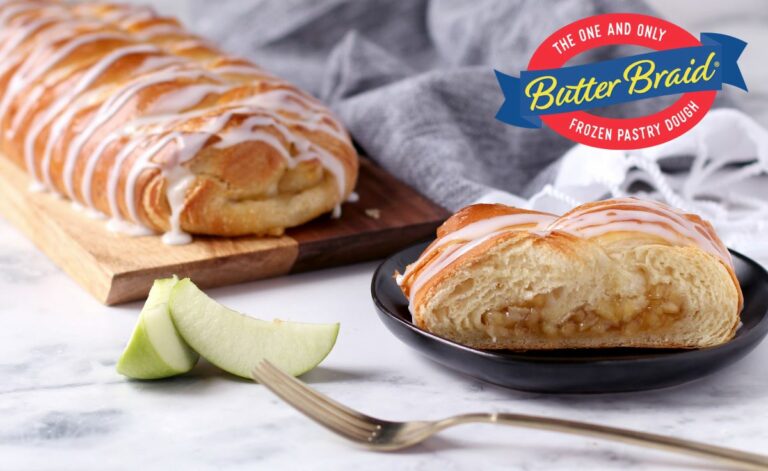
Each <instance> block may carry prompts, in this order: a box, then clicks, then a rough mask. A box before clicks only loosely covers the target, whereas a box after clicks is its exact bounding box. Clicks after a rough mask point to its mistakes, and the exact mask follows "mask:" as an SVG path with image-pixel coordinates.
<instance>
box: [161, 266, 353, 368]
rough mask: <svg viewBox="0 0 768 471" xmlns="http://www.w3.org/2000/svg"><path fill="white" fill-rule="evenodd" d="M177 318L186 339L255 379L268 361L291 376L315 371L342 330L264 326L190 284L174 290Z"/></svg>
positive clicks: (330, 326) (335, 326) (277, 323)
mask: <svg viewBox="0 0 768 471" xmlns="http://www.w3.org/2000/svg"><path fill="white" fill-rule="evenodd" d="M169 304H170V307H171V317H173V323H174V324H175V325H176V329H178V331H179V333H180V334H181V336H182V337H183V338H184V340H186V342H187V343H188V344H189V345H190V346H191V347H192V348H194V349H195V350H196V351H197V352H199V353H200V355H202V356H203V357H204V358H206V359H207V360H208V361H210V362H211V363H213V364H214V365H216V366H218V367H219V368H221V369H222V370H224V371H227V372H229V373H232V374H234V375H237V376H241V377H243V378H250V377H251V371H252V370H253V369H254V367H256V365H257V364H258V363H259V362H260V361H261V360H262V359H267V360H269V361H270V362H272V363H274V364H275V366H277V367H278V368H280V369H282V370H283V371H285V372H286V373H288V374H292V375H294V376H298V375H300V374H302V373H306V372H307V371H309V370H311V369H312V368H314V367H315V366H317V365H318V364H320V362H321V361H323V359H324V358H325V357H326V356H327V355H328V353H329V352H330V351H331V349H332V348H333V345H334V344H335V343H336V336H337V335H338V333H339V324H306V323H300V322H286V321H280V320H274V321H264V320H260V319H254V318H252V317H249V316H246V315H243V314H240V313H238V312H236V311H233V310H231V309H228V308H226V307H224V306H222V305H221V304H219V303H217V302H216V301H214V300H213V299H211V298H209V297H208V296H207V295H206V294H205V293H203V292H202V291H200V289H199V288H198V287H197V286H195V284H194V283H192V281H190V280H189V279H188V278H185V279H183V280H181V281H179V283H178V284H177V285H176V286H175V287H174V288H173V291H172V292H171V299H170V303H169Z"/></svg>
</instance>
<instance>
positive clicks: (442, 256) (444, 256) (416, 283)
mask: <svg viewBox="0 0 768 471" xmlns="http://www.w3.org/2000/svg"><path fill="white" fill-rule="evenodd" d="M556 219H557V216H554V215H552V214H546V213H538V212H531V213H527V212H520V213H514V214H505V215H501V216H495V217H491V218H487V219H482V220H480V221H475V222H473V223H470V224H467V225H466V226H464V227H462V228H461V229H458V230H455V231H453V232H451V233H449V234H447V235H446V236H444V237H441V238H440V239H437V240H436V241H435V242H434V243H433V244H432V245H430V246H429V248H428V249H427V250H426V251H425V252H424V253H423V254H422V255H421V257H419V260H418V261H416V262H415V263H413V264H411V265H409V266H408V269H406V271H405V273H404V274H403V277H402V278H400V281H399V283H400V284H402V283H403V282H404V281H405V280H407V279H408V278H410V277H413V282H412V284H411V287H410V296H409V298H410V300H413V299H415V298H416V293H417V292H418V291H419V290H420V289H421V288H422V287H423V286H424V284H426V282H427V281H429V280H430V279H432V278H433V277H434V276H435V275H437V274H438V273H439V272H440V271H441V270H442V269H443V268H445V267H447V266H448V265H450V264H451V263H453V262H454V261H455V260H457V259H458V258H459V257H461V256H462V255H464V254H465V253H467V252H469V251H470V250H472V249H473V248H475V247H477V246H479V245H480V244H482V243H483V242H485V241H486V240H489V239H491V238H493V237H496V236H498V235H501V234H503V233H506V232H511V231H519V230H526V231H528V230H541V229H543V228H546V227H547V226H549V224H551V223H552V222H553V221H555V220H556ZM438 251H439V252H440V253H439V255H437V257H436V258H434V259H433V258H432V257H434V256H435V254H436V253H437V252H438ZM422 259H424V260H430V261H429V262H427V265H426V266H423V264H422V263H420V260H422ZM414 273H416V275H415V276H414ZM411 302H412V301H411Z"/></svg>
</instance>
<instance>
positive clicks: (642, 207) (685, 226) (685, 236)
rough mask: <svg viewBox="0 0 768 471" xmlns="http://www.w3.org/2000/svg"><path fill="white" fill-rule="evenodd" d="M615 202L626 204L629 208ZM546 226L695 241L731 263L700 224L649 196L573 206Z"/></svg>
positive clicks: (592, 234) (589, 233)
mask: <svg viewBox="0 0 768 471" xmlns="http://www.w3.org/2000/svg"><path fill="white" fill-rule="evenodd" d="M617 206H623V207H626V206H630V207H631V208H632V209H626V208H623V209H622V208H617ZM549 230H552V231H554V230H560V231H565V232H570V233H573V234H576V235H580V236H581V237H586V238H593V237H598V236H600V235H603V234H605V233H607V232H616V231H636V232H643V233H646V234H650V235H654V236H657V237H660V238H662V239H664V240H666V241H669V242H670V243H673V244H676V245H696V246H697V247H699V248H701V249H702V250H704V251H706V252H708V253H710V254H712V255H714V256H715V257H717V258H719V259H720V260H722V261H723V262H724V263H726V265H729V266H730V265H732V261H731V256H730V253H729V252H728V250H727V249H726V248H725V246H724V245H722V243H721V242H719V241H717V240H715V239H713V238H712V237H711V236H710V235H709V234H707V233H706V232H705V229H703V228H702V227H701V225H700V224H697V223H695V222H693V221H691V220H689V219H687V218H686V217H685V216H684V215H683V214H681V213H678V212H677V211H674V210H672V209H671V208H669V207H668V206H664V205H662V204H659V203H657V202H655V201H650V200H641V199H637V198H620V199H615V200H610V201H608V202H606V203H604V204H601V205H600V206H598V207H593V208H586V209H583V210H579V209H577V210H576V211H574V212H572V213H570V214H569V215H568V217H565V218H561V219H559V220H558V221H557V222H555V223H554V224H552V225H551V226H550V227H549Z"/></svg>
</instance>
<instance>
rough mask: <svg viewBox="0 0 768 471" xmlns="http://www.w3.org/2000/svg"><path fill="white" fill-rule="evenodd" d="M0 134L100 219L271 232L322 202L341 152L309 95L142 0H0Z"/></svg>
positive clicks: (146, 229) (193, 229)
mask: <svg viewBox="0 0 768 471" xmlns="http://www.w3.org/2000/svg"><path fill="white" fill-rule="evenodd" d="M0 148H1V149H2V152H3V153H4V154H5V155H6V156H8V157H10V158H11V159H12V160H14V161H15V162H16V163H18V164H19V165H21V166H23V167H24V168H25V169H26V170H27V172H28V173H29V174H30V176H31V177H32V179H33V182H34V185H33V186H34V187H35V188H38V189H47V190H51V191H54V192H57V193H59V194H61V195H64V196H66V197H67V198H69V199H71V200H72V201H73V202H75V203H76V204H77V205H80V206H84V207H86V208H88V209H89V210H90V211H89V212H90V213H91V214H93V215H95V216H104V217H107V218H109V219H110V221H109V225H110V227H111V228H112V229H114V230H118V231H122V232H129V233H151V232H165V233H166V235H165V237H164V240H165V241H167V242H169V243H180V242H184V241H185V240H188V238H189V237H188V236H187V235H186V233H195V234H212V235H222V236H237V235H245V234H257V235H279V234H282V232H283V230H284V229H285V228H287V227H292V226H296V225H299V224H302V223H304V222H306V221H308V220H310V219H312V218H314V217H316V216H318V215H320V214H322V213H325V212H329V211H332V210H334V209H338V207H339V205H340V204H341V202H342V201H344V199H345V198H346V197H347V196H348V195H349V194H350V193H351V191H352V189H353V187H354V185H355V180H356V178H357V170H358V160H357V154H356V152H355V150H354V148H353V147H352V145H351V142H350V139H349V136H348V135H347V133H346V131H345V130H344V128H343V127H342V125H341V124H340V123H339V122H338V121H337V120H336V119H335V118H334V117H333V115H332V114H331V113H330V112H329V110H328V109H326V108H325V107H324V106H323V105H321V104H320V103H318V102H317V100H315V99H314V98H313V97H311V96H309V95H308V94H306V93H303V92H302V91H300V90H298V89H297V88H295V87H294V86H292V85H291V84H289V83H287V82H286V81H284V80H281V79H279V78H277V77H274V76H272V75H270V74H268V73H267V72H265V71H263V70H261V69H259V68H258V67H256V66H254V65H253V64H251V63H249V62H247V61H245V60H242V59H238V58H233V57H228V56H226V55H225V54H223V53H222V52H220V51H218V50H216V49H215V48H214V47H212V46H211V45H210V44H208V43H207V42H206V41H204V40H202V39H201V38H199V37H196V36H194V35H191V34H190V33H188V32H186V31H185V30H184V29H183V28H182V27H181V26H180V25H179V24H178V23H177V22H176V21H175V20H173V19H170V18H164V17H159V16H157V15H156V14H155V13H154V12H153V11H152V10H151V9H149V8H146V7H135V6H127V5H113V4H99V3H96V4H94V3H83V4H67V3H61V2H55V1H34V0H28V1H10V2H8V3H4V4H2V5H0Z"/></svg>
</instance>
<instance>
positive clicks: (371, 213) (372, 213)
mask: <svg viewBox="0 0 768 471" xmlns="http://www.w3.org/2000/svg"><path fill="white" fill-rule="evenodd" d="M365 215H366V216H368V217H369V218H371V219H379V218H380V217H381V210H380V209H378V208H368V209H366V210H365Z"/></svg>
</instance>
